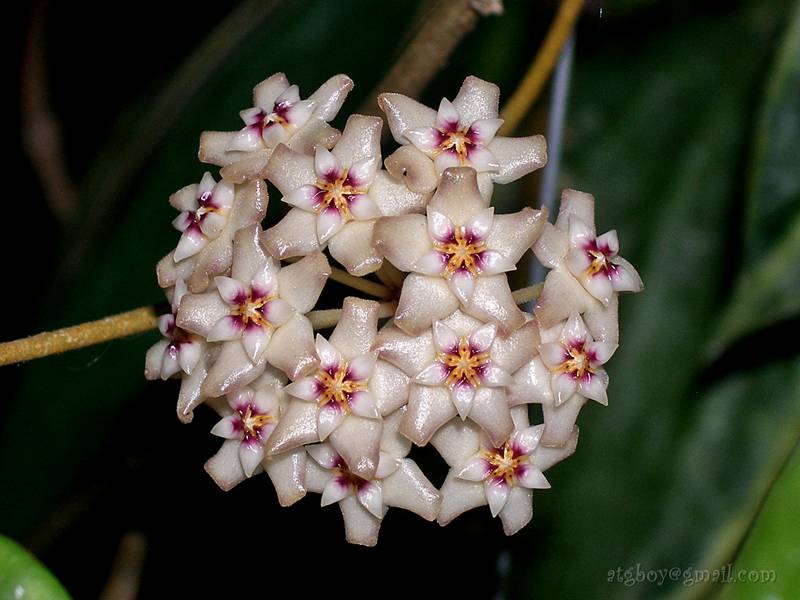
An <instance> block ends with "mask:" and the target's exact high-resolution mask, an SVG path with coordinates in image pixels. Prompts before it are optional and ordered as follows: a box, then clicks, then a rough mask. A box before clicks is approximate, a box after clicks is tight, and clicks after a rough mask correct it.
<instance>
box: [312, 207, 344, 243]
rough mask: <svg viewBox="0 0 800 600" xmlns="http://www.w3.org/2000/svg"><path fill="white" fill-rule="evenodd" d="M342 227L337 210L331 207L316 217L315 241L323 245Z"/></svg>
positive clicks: (342, 223)
mask: <svg viewBox="0 0 800 600" xmlns="http://www.w3.org/2000/svg"><path fill="white" fill-rule="evenodd" d="M343 226H344V219H342V215H341V214H340V213H339V210H338V209H337V208H336V207H335V206H333V205H331V206H328V208H326V209H325V210H323V211H322V212H320V213H319V214H318V215H317V239H318V240H319V243H320V244H324V243H325V242H327V241H328V240H329V239H330V238H332V237H333V236H334V235H336V234H337V233H339V230H340V229H341V228H342V227H343Z"/></svg>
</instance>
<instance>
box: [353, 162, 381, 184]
mask: <svg viewBox="0 0 800 600" xmlns="http://www.w3.org/2000/svg"><path fill="white" fill-rule="evenodd" d="M376 164H378V165H380V161H377V162H376V157H373V156H370V157H368V158H362V159H361V160H357V161H356V162H354V163H353V164H352V165H350V168H349V169H348V170H347V183H348V184H349V185H352V186H354V187H357V188H366V187H369V185H370V184H371V183H372V179H373V178H374V177H375V166H376Z"/></svg>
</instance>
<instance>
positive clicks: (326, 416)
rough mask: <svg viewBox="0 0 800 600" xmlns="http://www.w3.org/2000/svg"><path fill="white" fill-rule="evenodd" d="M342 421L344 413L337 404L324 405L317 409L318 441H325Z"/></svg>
mask: <svg viewBox="0 0 800 600" xmlns="http://www.w3.org/2000/svg"><path fill="white" fill-rule="evenodd" d="M343 419H344V413H343V412H342V409H341V408H339V405H337V404H326V405H325V406H323V407H321V408H320V409H319V416H318V417H317V432H318V433H319V439H320V440H321V441H323V442H324V441H325V440H326V439H328V436H329V435H330V434H331V432H332V431H333V430H334V429H336V428H337V427H338V426H339V425H340V424H341V422H342V420H343Z"/></svg>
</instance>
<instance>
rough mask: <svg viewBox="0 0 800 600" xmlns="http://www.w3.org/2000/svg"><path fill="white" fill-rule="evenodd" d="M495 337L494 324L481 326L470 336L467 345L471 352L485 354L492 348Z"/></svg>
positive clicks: (495, 328)
mask: <svg viewBox="0 0 800 600" xmlns="http://www.w3.org/2000/svg"><path fill="white" fill-rule="evenodd" d="M495 336H497V325H495V324H494V323H487V324H486V325H481V326H480V327H479V328H478V329H476V330H475V331H473V332H472V334H470V336H469V345H470V347H471V348H472V351H473V352H487V351H488V350H489V348H491V347H492V344H493V343H494V338H495Z"/></svg>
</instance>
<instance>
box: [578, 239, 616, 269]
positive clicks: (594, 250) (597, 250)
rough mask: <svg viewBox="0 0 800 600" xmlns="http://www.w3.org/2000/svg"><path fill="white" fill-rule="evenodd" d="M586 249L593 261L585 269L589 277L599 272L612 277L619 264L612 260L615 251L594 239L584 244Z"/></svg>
mask: <svg viewBox="0 0 800 600" xmlns="http://www.w3.org/2000/svg"><path fill="white" fill-rule="evenodd" d="M584 250H585V252H586V254H587V256H588V257H589V260H591V261H592V262H591V263H590V264H589V266H588V267H587V268H586V271H585V272H586V276H587V277H593V276H594V275H597V274H598V273H602V274H603V275H605V276H606V277H611V276H612V275H613V274H614V273H615V272H616V271H617V265H615V264H614V263H612V262H611V257H612V256H613V253H612V252H611V250H610V249H609V248H608V247H599V246H598V245H597V241H596V240H592V241H590V242H588V243H587V244H586V246H584Z"/></svg>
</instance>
